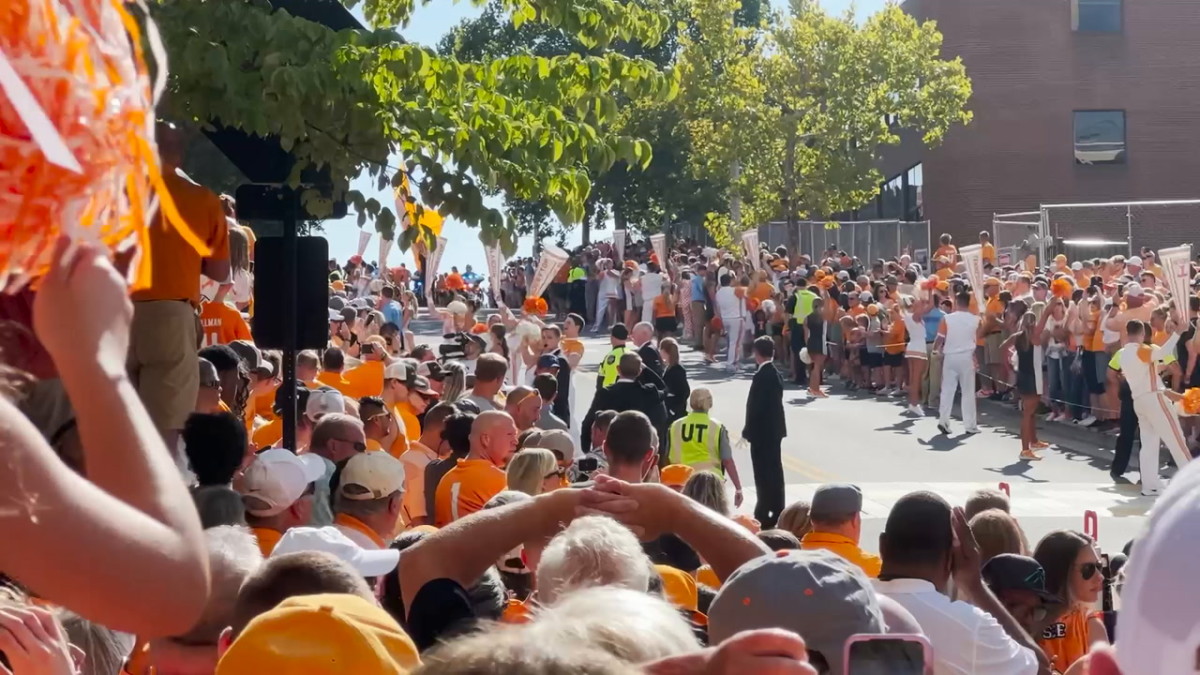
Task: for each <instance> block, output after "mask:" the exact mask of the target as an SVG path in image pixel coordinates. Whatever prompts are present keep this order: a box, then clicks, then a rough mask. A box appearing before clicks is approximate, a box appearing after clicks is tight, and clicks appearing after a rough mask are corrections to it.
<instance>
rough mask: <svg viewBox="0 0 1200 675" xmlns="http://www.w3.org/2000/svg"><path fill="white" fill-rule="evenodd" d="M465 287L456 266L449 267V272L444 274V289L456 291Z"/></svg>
mask: <svg viewBox="0 0 1200 675" xmlns="http://www.w3.org/2000/svg"><path fill="white" fill-rule="evenodd" d="M466 287H467V284H466V282H464V281H463V278H462V275H461V274H459V273H458V268H457V267H451V268H450V274H448V275H446V290H448V291H452V292H455V293H457V292H458V291H461V290H463V289H465V288H466Z"/></svg>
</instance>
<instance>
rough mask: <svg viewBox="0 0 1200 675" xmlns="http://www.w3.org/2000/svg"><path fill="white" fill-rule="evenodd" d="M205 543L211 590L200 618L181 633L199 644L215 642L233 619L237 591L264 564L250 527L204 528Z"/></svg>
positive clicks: (224, 526) (222, 526)
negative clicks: (190, 627)
mask: <svg viewBox="0 0 1200 675" xmlns="http://www.w3.org/2000/svg"><path fill="white" fill-rule="evenodd" d="M204 546H205V548H206V549H207V550H208V568H209V571H210V572H211V574H212V590H211V592H210V593H209V595H208V603H207V604H206V605H205V607H204V612H203V614H201V616H200V619H199V621H197V622H196V625H195V626H193V627H192V629H191V630H190V631H188V632H187V633H186V634H184V635H182V636H175V637H183V638H187V639H188V641H190V642H193V643H196V644H207V643H212V644H216V640H217V636H218V635H219V634H220V633H221V630H222V629H223V628H225V627H226V626H228V625H229V624H230V623H231V622H232V620H233V607H234V604H235V603H236V602H237V596H238V591H239V590H240V589H241V587H242V582H244V581H245V580H246V579H247V578H248V577H249V576H250V575H251V574H253V573H254V572H255V571H256V570H258V567H259V565H262V562H263V556H262V551H261V550H260V549H259V547H258V541H257V540H256V539H255V538H254V535H253V534H252V533H251V532H250V530H249V529H248V528H245V527H242V526H239V525H221V526H219V527H210V528H208V529H207V530H205V531H204Z"/></svg>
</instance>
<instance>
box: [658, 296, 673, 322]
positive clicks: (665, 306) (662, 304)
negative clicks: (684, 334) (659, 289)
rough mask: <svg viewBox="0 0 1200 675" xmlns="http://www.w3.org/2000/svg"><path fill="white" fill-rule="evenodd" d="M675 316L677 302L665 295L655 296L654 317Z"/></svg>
mask: <svg viewBox="0 0 1200 675" xmlns="http://www.w3.org/2000/svg"><path fill="white" fill-rule="evenodd" d="M673 316H675V304H674V303H673V302H671V301H670V300H668V299H667V298H665V297H663V296H661V295H660V296H658V297H656V298H654V318H656V319H665V318H669V317H673Z"/></svg>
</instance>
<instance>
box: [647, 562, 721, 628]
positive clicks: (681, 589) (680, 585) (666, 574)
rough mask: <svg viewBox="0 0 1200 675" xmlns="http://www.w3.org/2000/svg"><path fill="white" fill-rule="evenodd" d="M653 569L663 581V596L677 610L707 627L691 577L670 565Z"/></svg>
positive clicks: (706, 618) (706, 620)
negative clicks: (686, 613)
mask: <svg viewBox="0 0 1200 675" xmlns="http://www.w3.org/2000/svg"><path fill="white" fill-rule="evenodd" d="M654 569H655V570H657V571H658V575H659V576H660V577H662V580H663V594H664V595H666V596H667V600H669V601H670V602H671V604H672V605H675V606H676V607H678V608H679V609H682V610H684V611H686V612H688V613H690V614H691V616H692V620H693V621H695V622H696V623H698V624H700V625H702V626H707V625H708V617H707V616H705V615H704V614H703V613H701V612H700V594H699V591H697V590H696V580H695V579H693V578H692V575H690V574H688V573H687V572H684V571H683V570H680V569H677V568H674V567H671V566H670V565H655V566H654Z"/></svg>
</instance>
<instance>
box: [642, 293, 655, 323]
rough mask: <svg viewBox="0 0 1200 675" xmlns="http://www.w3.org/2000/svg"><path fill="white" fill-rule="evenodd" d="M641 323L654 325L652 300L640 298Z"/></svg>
mask: <svg viewBox="0 0 1200 675" xmlns="http://www.w3.org/2000/svg"><path fill="white" fill-rule="evenodd" d="M642 321H645V322H646V323H650V324H652V323H654V298H650V299H646V298H642Z"/></svg>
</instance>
